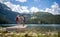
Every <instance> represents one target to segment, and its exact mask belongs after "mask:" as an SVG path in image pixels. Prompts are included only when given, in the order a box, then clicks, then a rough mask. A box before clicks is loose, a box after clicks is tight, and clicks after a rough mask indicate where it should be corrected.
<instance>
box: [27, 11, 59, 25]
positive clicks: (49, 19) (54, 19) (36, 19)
mask: <svg viewBox="0 0 60 37" xmlns="http://www.w3.org/2000/svg"><path fill="white" fill-rule="evenodd" d="M27 22H28V23H34V24H60V15H53V14H51V13H48V12H36V13H33V14H32V15H31V18H30V20H29V19H28V20H27Z"/></svg>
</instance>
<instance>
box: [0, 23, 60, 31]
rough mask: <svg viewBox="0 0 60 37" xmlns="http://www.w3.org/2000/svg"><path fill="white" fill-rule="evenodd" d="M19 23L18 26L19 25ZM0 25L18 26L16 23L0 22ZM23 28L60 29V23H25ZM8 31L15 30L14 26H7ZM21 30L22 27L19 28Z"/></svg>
mask: <svg viewBox="0 0 60 37" xmlns="http://www.w3.org/2000/svg"><path fill="white" fill-rule="evenodd" d="M21 25H22V24H20V25H19V26H21ZM0 26H5V27H8V26H12V27H14V26H18V25H17V24H0ZM25 26H26V28H25V30H36V31H45V32H46V31H57V32H58V31H60V24H25ZM7 30H9V31H15V30H16V28H7ZM20 30H22V28H20Z"/></svg>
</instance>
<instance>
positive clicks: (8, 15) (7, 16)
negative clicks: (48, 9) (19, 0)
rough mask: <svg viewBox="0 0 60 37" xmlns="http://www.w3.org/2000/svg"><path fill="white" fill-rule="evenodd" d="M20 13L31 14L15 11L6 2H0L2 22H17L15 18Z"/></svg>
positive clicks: (0, 22)
mask: <svg viewBox="0 0 60 37" xmlns="http://www.w3.org/2000/svg"><path fill="white" fill-rule="evenodd" d="M18 14H19V15H20V16H22V15H25V16H27V17H29V16H30V14H24V13H18V12H14V11H12V10H11V9H10V8H9V7H8V6H6V5H5V4H2V3H0V24H16V20H15V18H16V16H17V15H18Z"/></svg>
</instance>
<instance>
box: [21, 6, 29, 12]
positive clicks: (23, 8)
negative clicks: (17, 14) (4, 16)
mask: <svg viewBox="0 0 60 37" xmlns="http://www.w3.org/2000/svg"><path fill="white" fill-rule="evenodd" d="M21 9H22V12H24V13H29V10H28V7H27V6H22V7H21Z"/></svg>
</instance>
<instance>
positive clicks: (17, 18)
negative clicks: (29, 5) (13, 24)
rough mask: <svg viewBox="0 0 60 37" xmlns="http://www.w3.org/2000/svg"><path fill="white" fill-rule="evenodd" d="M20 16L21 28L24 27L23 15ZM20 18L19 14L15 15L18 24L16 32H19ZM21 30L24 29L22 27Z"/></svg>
mask: <svg viewBox="0 0 60 37" xmlns="http://www.w3.org/2000/svg"><path fill="white" fill-rule="evenodd" d="M21 18H22V24H23V26H22V28H24V24H25V16H24V15H23V16H22V17H21ZM21 18H20V16H19V15H17V16H16V21H17V24H18V28H17V32H19V24H20V20H21ZM23 31H24V29H23Z"/></svg>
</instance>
